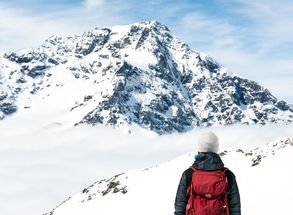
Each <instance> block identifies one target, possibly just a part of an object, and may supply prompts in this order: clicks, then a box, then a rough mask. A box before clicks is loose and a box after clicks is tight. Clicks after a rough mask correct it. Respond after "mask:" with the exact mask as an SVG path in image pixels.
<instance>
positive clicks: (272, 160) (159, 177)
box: [48, 138, 293, 215]
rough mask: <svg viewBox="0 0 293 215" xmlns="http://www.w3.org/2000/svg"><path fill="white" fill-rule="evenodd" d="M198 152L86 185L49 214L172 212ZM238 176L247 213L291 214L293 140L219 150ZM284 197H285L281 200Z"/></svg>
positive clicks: (280, 140) (285, 139) (88, 214)
mask: <svg viewBox="0 0 293 215" xmlns="http://www.w3.org/2000/svg"><path fill="white" fill-rule="evenodd" d="M193 155H194V153H193V152H191V153H189V154H186V155H183V156H181V157H179V158H178V159H175V160H172V161H169V162H166V163H163V164H161V165H158V166H155V167H151V168H146V169H142V170H135V171H129V172H125V173H122V174H119V175H115V176H113V177H111V178H109V179H105V180H101V181H98V182H96V183H94V184H93V185H91V186H89V187H87V188H85V189H83V190H82V191H81V192H80V193H78V194H76V195H75V196H73V197H71V198H69V199H67V200H66V201H64V202H63V203H61V204H60V205H59V206H58V207H56V208H55V209H53V210H52V211H51V212H49V213H48V214H50V215H66V214H72V215H80V214H84V215H91V214H101V215H103V214H107V215H111V214H138V213H139V214H172V213H173V210H174V209H173V203H174V200H175V194H176V190H177V186H178V182H179V179H180V176H181V173H182V172H183V171H184V170H185V169H186V168H188V167H189V166H190V165H191V164H192V162H193ZM220 155H221V156H222V159H223V161H224V163H225V164H226V166H227V167H229V169H231V170H232V171H233V172H234V174H235V175H236V178H237V181H238V186H239V189H240V194H241V199H242V213H243V214H252V215H254V214H267V215H270V214H277V213H279V214H284V215H285V214H290V213H291V212H292V210H293V207H292V204H291V202H290V201H291V198H290V195H291V194H290V192H288V191H291V190H293V184H292V183H291V179H292V176H293V175H292V171H289V170H290V169H291V163H292V161H293V156H292V155H293V139H292V138H283V139H279V140H277V141H275V142H271V143H269V144H267V145H266V146H262V147H261V148H256V149H254V150H250V151H245V150H243V149H240V148H229V149H227V150H225V151H222V152H221V153H220ZM280 199H282V200H280Z"/></svg>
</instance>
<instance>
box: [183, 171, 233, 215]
mask: <svg viewBox="0 0 293 215" xmlns="http://www.w3.org/2000/svg"><path fill="white" fill-rule="evenodd" d="M191 168H192V169H193V170H194V172H193V174H192V180H191V184H190V187H189V188H188V190H187V192H189V193H190V197H189V199H188V203H187V205H186V215H229V208H228V199H227V188H228V180H227V177H226V175H225V171H226V170H227V169H223V170H215V171H204V170H199V169H195V168H194V167H191Z"/></svg>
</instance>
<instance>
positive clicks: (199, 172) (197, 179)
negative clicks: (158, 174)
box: [174, 132, 241, 215]
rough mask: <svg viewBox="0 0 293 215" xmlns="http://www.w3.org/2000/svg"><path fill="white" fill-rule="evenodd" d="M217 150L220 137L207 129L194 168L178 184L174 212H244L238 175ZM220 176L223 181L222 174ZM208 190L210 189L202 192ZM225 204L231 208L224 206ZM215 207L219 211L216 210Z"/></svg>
mask: <svg viewBox="0 0 293 215" xmlns="http://www.w3.org/2000/svg"><path fill="white" fill-rule="evenodd" d="M218 149H219V143H218V138H217V136H216V135H215V134H214V133H212V132H206V133H203V134H202V135H201V136H200V137H199V140H198V154H197V155H196V156H195V161H194V163H193V165H192V167H190V168H188V169H187V170H185V171H184V172H183V174H182V177H181V180H180V183H179V186H178V190H177V194H176V200H175V213H174V214H175V215H187V214H188V215H203V214H204V215H216V214H230V215H241V209H240V195H239V191H238V186H237V182H236V179H235V176H234V174H233V173H232V172H231V171H230V170H229V169H227V168H224V164H223V162H222V160H221V158H220V156H219V155H218V154H217V152H218ZM221 175H224V180H222V179H221V177H219V176H221ZM215 176H216V177H215ZM218 178H219V179H218ZM226 179H227V180H226ZM217 180H218V181H217ZM211 189H212V190H211ZM205 190H209V191H208V192H207V193H203V194H202V193H201V192H206V191H205ZM195 191H196V192H195ZM216 193H217V194H216ZM213 195H217V196H213ZM226 206H228V207H227V209H228V210H226V208H225V210H224V209H223V208H224V207H226ZM209 207H210V208H209ZM217 208H219V209H217ZM214 210H219V211H218V212H217V213H215V212H213V211H214ZM220 211H221V212H220Z"/></svg>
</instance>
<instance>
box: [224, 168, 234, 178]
mask: <svg viewBox="0 0 293 215" xmlns="http://www.w3.org/2000/svg"><path fill="white" fill-rule="evenodd" d="M226 175H227V176H230V177H233V178H235V175H234V173H233V172H232V171H231V170H230V169H229V168H226Z"/></svg>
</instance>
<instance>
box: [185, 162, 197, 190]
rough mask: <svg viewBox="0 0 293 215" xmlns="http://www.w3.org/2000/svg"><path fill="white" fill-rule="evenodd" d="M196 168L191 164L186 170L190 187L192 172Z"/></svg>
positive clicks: (187, 183) (187, 182)
mask: <svg viewBox="0 0 293 215" xmlns="http://www.w3.org/2000/svg"><path fill="white" fill-rule="evenodd" d="M195 170H196V169H195V168H194V167H193V166H191V167H189V168H188V169H187V170H186V186H187V187H189V185H190V184H191V180H192V174H193V172H194V171H195Z"/></svg>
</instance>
